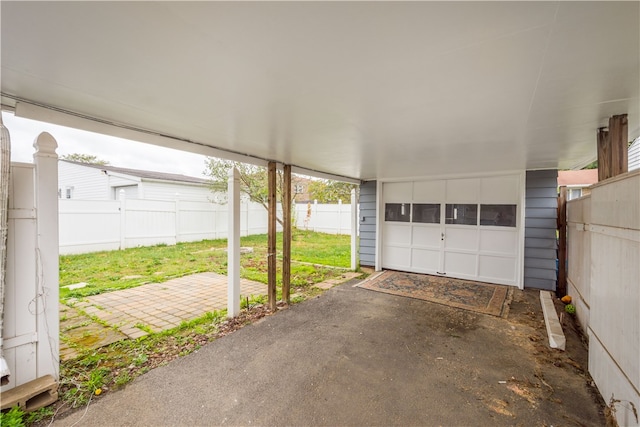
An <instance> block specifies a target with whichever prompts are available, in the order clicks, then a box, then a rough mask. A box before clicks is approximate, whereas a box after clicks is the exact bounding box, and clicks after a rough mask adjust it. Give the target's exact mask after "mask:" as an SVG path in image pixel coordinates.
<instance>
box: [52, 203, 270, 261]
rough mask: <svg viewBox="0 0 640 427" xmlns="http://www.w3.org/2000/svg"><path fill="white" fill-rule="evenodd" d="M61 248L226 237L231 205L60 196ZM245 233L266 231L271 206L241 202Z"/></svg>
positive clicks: (86, 248) (63, 251)
mask: <svg viewBox="0 0 640 427" xmlns="http://www.w3.org/2000/svg"><path fill="white" fill-rule="evenodd" d="M59 218H60V253H61V254H79V253H88V252H96V251H110V250H117V249H124V248H132V247H137V246H152V245H157V244H162V243H164V244H167V245H175V244H176V243H178V242H193V241H199V240H203V239H223V238H226V237H227V232H228V229H227V220H228V218H227V205H219V204H215V203H209V202H198V201H185V200H179V201H178V200H176V201H165V200H144V199H124V198H123V199H122V200H73V199H70V200H66V199H62V200H60V205H59ZM240 219H241V227H240V233H241V235H242V236H247V235H252V234H264V233H266V232H267V211H266V209H264V207H262V206H261V205H258V204H256V203H243V204H242V206H241V213H240Z"/></svg>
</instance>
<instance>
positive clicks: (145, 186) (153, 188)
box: [141, 179, 213, 202]
mask: <svg viewBox="0 0 640 427" xmlns="http://www.w3.org/2000/svg"><path fill="white" fill-rule="evenodd" d="M141 187H142V195H141V198H144V199H151V200H176V199H178V200H192V201H200V202H209V201H211V199H212V197H213V193H212V192H211V190H210V189H209V188H208V187H207V186H206V185H193V184H179V183H171V182H161V181H146V180H144V179H143V181H142V183H141Z"/></svg>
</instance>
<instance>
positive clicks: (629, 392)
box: [567, 170, 640, 426]
mask: <svg viewBox="0 0 640 427" xmlns="http://www.w3.org/2000/svg"><path fill="white" fill-rule="evenodd" d="M567 220H568V221H567V240H568V242H567V247H568V251H569V252H568V253H569V255H568V260H569V269H568V276H567V290H568V292H569V294H570V295H572V296H573V300H574V301H575V305H576V310H577V315H578V320H579V322H580V324H581V325H582V327H583V328H584V329H585V330H586V331H587V334H588V336H589V373H590V374H591V376H592V377H593V380H594V381H595V383H596V385H597V386H598V390H600V393H601V394H602V397H603V398H604V400H605V402H606V403H607V404H613V406H614V407H615V411H614V413H615V416H616V418H617V421H618V424H619V425H621V426H623V425H624V426H638V425H640V420H639V419H638V415H637V414H638V413H640V310H639V309H638V307H640V267H639V266H638V260H640V170H639V171H635V172H629V173H627V174H623V175H620V176H617V177H614V178H611V179H608V180H606V181H602V182H600V183H598V184H595V185H594V186H592V187H591V194H590V195H589V196H586V197H581V198H579V199H575V200H571V201H569V202H568V203H567Z"/></svg>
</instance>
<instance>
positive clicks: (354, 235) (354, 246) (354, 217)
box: [351, 188, 358, 270]
mask: <svg viewBox="0 0 640 427" xmlns="http://www.w3.org/2000/svg"><path fill="white" fill-rule="evenodd" d="M357 251H358V205H357V204H356V189H355V188H354V189H353V190H351V269H352V270H355V269H356V268H358V263H357Z"/></svg>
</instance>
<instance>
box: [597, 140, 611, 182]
mask: <svg viewBox="0 0 640 427" xmlns="http://www.w3.org/2000/svg"><path fill="white" fill-rule="evenodd" d="M609 157H610V156H609V131H608V130H607V129H606V128H599V129H598V181H604V180H605V179H607V178H609V177H610V176H611V170H610V163H609V160H608V159H609Z"/></svg>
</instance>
